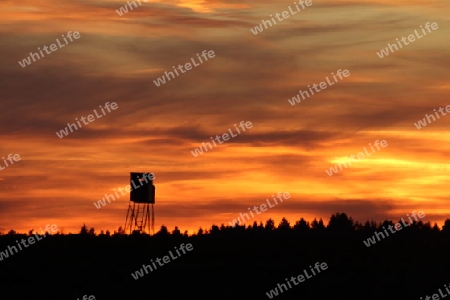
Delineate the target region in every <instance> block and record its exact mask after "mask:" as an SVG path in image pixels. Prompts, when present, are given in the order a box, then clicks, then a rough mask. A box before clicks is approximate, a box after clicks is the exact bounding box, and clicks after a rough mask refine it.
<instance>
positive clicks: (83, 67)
mask: <svg viewBox="0 0 450 300" xmlns="http://www.w3.org/2000/svg"><path fill="white" fill-rule="evenodd" d="M293 2H294V1H279V0H278V1H247V0H243V1H236V0H230V1H228V0H212V1H200V0H199V1H183V0H180V1H149V2H144V1H143V0H141V3H142V5H140V6H138V7H137V8H134V9H133V10H129V12H128V13H126V14H124V15H123V16H119V15H118V13H117V12H116V10H118V9H119V8H120V7H121V6H124V5H126V4H127V2H126V1H102V0H89V1H87V0H77V1H68V0H41V1H35V0H33V1H30V0H22V1H9V0H6V1H5V0H3V1H1V2H0V16H1V17H0V25H1V26H0V43H1V48H0V52H1V55H0V63H1V69H0V74H1V75H0V76H1V81H0V82H1V83H0V86H1V91H0V135H1V136H0V138H1V143H0V157H3V156H4V157H5V158H6V156H7V155H8V154H10V153H11V154H13V155H14V154H19V155H20V157H21V160H20V161H18V162H15V163H14V164H13V165H11V166H9V167H7V168H5V169H3V170H1V171H0V230H3V231H4V232H6V231H7V230H9V229H15V230H17V231H20V232H27V231H28V230H30V229H38V228H40V227H44V226H45V225H46V224H57V226H58V227H59V228H60V229H62V230H63V231H64V233H68V232H78V231H79V230H80V227H81V226H82V225H83V223H86V225H87V226H88V227H94V228H95V229H96V231H97V232H99V231H100V230H102V229H103V230H106V229H109V230H110V231H114V230H117V228H118V227H119V226H123V225H124V223H125V216H126V212H127V208H128V202H129V196H128V194H127V195H126V196H123V197H121V198H119V199H118V200H116V201H114V202H112V203H110V204H107V205H106V206H105V207H102V208H100V209H97V208H95V207H94V205H93V203H94V202H96V201H97V200H99V199H101V198H102V197H103V196H104V194H105V193H112V192H113V189H117V188H119V187H125V186H126V185H127V184H128V181H129V173H130V172H141V171H143V172H153V173H154V174H155V177H156V179H155V181H154V184H155V186H156V204H155V230H157V229H159V228H160V227H161V225H163V224H164V225H166V226H167V227H168V229H169V230H170V231H172V230H173V229H174V227H175V226H178V227H179V228H180V230H182V231H184V230H188V231H189V232H194V231H197V230H198V228H199V227H203V228H204V229H205V228H210V226H211V225H213V224H216V225H220V224H222V223H224V224H228V222H229V221H232V220H233V219H235V218H236V217H237V216H238V215H239V213H241V212H242V213H244V212H247V208H248V207H253V206H254V205H260V204H262V203H265V201H266V199H267V198H271V195H275V194H276V193H278V192H289V193H290V194H291V198H290V199H288V200H286V201H285V202H283V203H281V204H279V205H277V206H276V207H274V208H271V209H269V210H267V211H266V212H263V213H262V214H260V215H259V216H258V217H256V218H255V219H253V220H251V222H247V223H246V224H251V223H252V222H253V221H254V220H255V221H258V222H259V221H263V222H265V221H266V220H267V219H269V218H272V219H274V220H275V222H276V223H277V224H278V223H279V221H280V220H281V218H282V217H286V218H287V219H288V220H289V221H290V222H291V225H293V224H294V223H295V221H297V220H299V219H300V217H304V218H306V219H307V220H308V221H311V220H312V219H314V218H315V217H316V218H323V219H324V221H325V222H328V219H329V217H330V215H331V214H333V213H336V212H345V213H347V214H348V215H349V216H351V217H353V218H354V219H356V220H359V221H364V220H366V219H374V220H377V221H382V220H383V219H386V218H387V219H392V220H399V219H400V218H402V217H405V216H406V214H407V213H410V212H411V211H413V210H423V211H424V212H425V214H426V217H425V218H424V219H423V220H424V221H430V222H432V223H434V222H437V223H438V224H439V225H440V226H441V225H442V224H443V221H444V220H445V219H446V218H449V217H450V206H449V204H448V196H449V192H447V190H446V189H447V186H448V185H449V183H450V180H449V179H450V177H449V175H450V163H449V159H450V143H449V142H450V135H449V134H448V128H449V127H450V115H449V116H442V117H441V118H440V119H438V120H436V121H435V122H431V123H430V124H428V125H427V126H426V127H423V128H421V129H420V130H419V129H417V128H416V127H415V126H414V123H416V122H418V120H420V119H423V118H424V117H425V114H432V113H433V109H438V108H439V107H445V106H447V105H450V99H449V97H448V96H449V92H450V83H449V75H448V70H449V69H450V57H449V54H448V53H449V52H448V46H449V42H450V27H449V26H450V22H449V21H448V12H449V9H450V3H449V2H448V1H434V0H426V1H425V0H414V1H412V0H408V1H406V0H401V1H398V0H396V1H387V0H373V1H365V0H361V1H330V0H325V1H319V0H313V1H312V2H313V5H312V6H310V7H307V8H306V9H304V10H302V11H301V12H300V13H297V14H295V15H293V16H290V17H289V18H288V19H286V20H284V21H282V22H277V24H276V25H274V26H272V27H269V28H268V29H264V31H263V32H261V33H259V34H258V35H254V34H253V33H252V32H251V31H250V29H251V28H254V27H255V26H258V25H259V24H260V23H261V20H262V19H264V20H268V19H269V15H271V14H272V15H274V14H275V13H282V12H283V11H286V10H288V7H289V6H292V7H294V3H293ZM427 22H431V23H433V22H436V23H438V25H439V29H437V30H435V31H432V32H431V33H429V34H428V35H426V36H424V37H423V38H421V39H419V40H416V41H415V42H413V43H410V44H409V45H408V46H403V48H402V49H399V50H398V51H395V52H394V53H391V54H390V55H389V56H387V57H384V58H379V57H378V56H377V54H376V53H377V52H378V51H380V50H381V49H383V48H385V47H387V44H388V43H396V38H399V39H400V38H401V37H402V36H405V37H406V36H408V35H410V34H412V33H414V30H418V31H419V32H421V30H420V26H421V25H422V26H424V25H425V24H426V23H427ZM69 31H72V32H75V31H78V32H79V33H80V36H81V37H80V38H79V39H77V40H74V41H73V42H69V43H68V44H67V45H65V47H63V48H61V49H58V50H57V51H55V52H54V53H51V54H46V55H45V57H42V58H41V59H39V60H37V61H36V62H32V63H31V64H30V65H28V66H26V67H25V68H22V67H21V66H20V65H19V64H18V62H19V61H22V60H23V59H25V58H27V57H28V55H29V54H30V52H38V49H37V48H38V47H40V48H41V49H42V48H43V46H45V45H47V46H50V45H51V44H52V43H55V41H56V39H57V38H59V39H60V41H61V42H62V39H61V36H62V35H63V34H64V35H66V34H67V32H69ZM203 50H207V51H209V50H213V51H214V53H215V57H214V58H212V59H209V60H208V61H206V62H204V63H203V64H201V65H200V66H197V67H194V68H193V69H192V70H190V71H187V72H186V73H185V74H181V75H180V76H178V77H176V78H175V79H172V80H171V81H168V82H166V83H165V84H163V85H161V86H160V87H157V86H156V85H155V84H154V83H153V80H156V79H157V78H158V77H160V76H162V75H163V74H164V72H165V71H173V69H172V66H177V65H178V64H182V65H184V64H185V63H187V62H190V61H191V58H196V56H197V55H196V54H197V53H199V54H201V52H202V51H203ZM338 69H341V70H345V69H347V70H349V72H350V76H349V77H347V78H344V79H343V80H340V81H339V82H337V83H335V84H334V85H333V86H330V87H328V88H327V89H325V90H323V91H321V92H320V93H316V94H315V95H313V96H311V97H310V98H308V99H306V100H304V101H302V102H301V103H298V104H296V105H294V106H291V105H290V104H289V103H288V99H291V98H292V97H294V96H295V95H297V94H298V92H299V90H306V89H307V86H308V85H312V84H314V83H316V84H319V83H320V82H322V81H325V80H324V79H325V78H326V77H327V76H329V77H330V78H331V73H332V72H334V73H336V71H337V70H338ZM106 102H116V103H117V105H118V108H117V109H116V110H114V111H112V112H111V113H107V114H106V115H104V116H103V117H102V118H100V119H97V120H95V121H94V122H92V123H91V124H88V125H85V126H83V128H80V129H79V130H76V131H74V132H73V133H70V134H69V135H68V136H66V137H64V138H62V139H60V138H58V137H57V135H56V134H55V133H56V132H59V131H60V130H61V129H64V128H65V127H66V126H67V123H74V122H75V118H80V117H82V116H85V117H87V116H88V115H89V114H92V112H93V110H94V109H98V108H99V105H102V106H104V104H105V103H106ZM241 121H250V122H252V124H253V128H251V129H248V130H247V131H246V132H241V134H239V135H238V136H237V137H234V138H232V139H230V140H229V141H227V142H224V143H223V144H222V145H218V146H217V147H215V148H213V149H212V150H209V151H208V152H205V153H203V154H201V155H199V156H198V157H194V156H193V155H192V154H191V151H193V150H194V149H195V148H196V147H199V146H201V144H202V143H203V142H209V141H211V140H210V137H211V136H212V137H215V136H216V135H222V134H223V133H226V132H227V131H228V128H231V129H233V130H234V124H238V123H239V122H241ZM376 140H379V141H381V140H386V141H387V143H388V146H387V147H386V148H381V150H380V151H377V152H376V153H374V154H373V155H372V156H370V157H368V158H366V159H364V160H362V161H359V162H357V163H354V164H353V165H352V166H350V167H348V168H344V169H343V170H342V171H339V173H338V174H334V175H333V176H328V175H327V173H326V172H325V170H327V169H329V168H330V167H333V166H334V165H335V164H336V163H337V162H339V161H342V159H343V158H345V157H346V156H350V155H351V154H353V155H356V154H357V153H358V152H361V151H363V149H364V147H367V148H368V149H369V146H368V145H369V143H372V145H373V144H374V142H375V141H376ZM0 166H2V167H4V166H5V165H4V162H3V160H0Z"/></svg>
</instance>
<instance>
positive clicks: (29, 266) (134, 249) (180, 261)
mask: <svg viewBox="0 0 450 300" xmlns="http://www.w3.org/2000/svg"><path fill="white" fill-rule="evenodd" d="M371 230H373V228H372V229H370V228H366V229H364V230H357V231H355V230H353V229H349V230H346V229H342V230H338V229H330V228H327V229H323V230H314V231H312V230H311V229H304V230H276V229H274V230H265V229H264V228H259V229H258V228H256V229H254V230H246V229H244V228H242V227H241V228H228V229H227V230H226V231H225V230H222V231H214V232H210V233H209V234H208V235H200V236H193V237H185V236H182V235H177V236H174V235H168V234H165V235H159V236H153V237H149V236H128V235H114V236H111V237H109V236H89V235H54V236H48V237H46V238H45V239H44V240H42V241H39V242H36V243H35V244H34V245H30V246H29V247H28V248H25V249H23V250H22V251H19V253H17V254H14V255H13V256H10V257H8V258H6V259H3V261H0V281H1V292H0V299H2V300H3V299H5V300H10V299H11V300H12V299H61V300H62V299H74V300H75V299H77V298H79V299H82V297H83V295H88V296H89V295H94V296H95V298H96V299H155V300H159V299H269V297H268V296H267V295H266V293H267V292H269V291H270V290H271V289H274V288H275V287H276V286H277V284H278V283H285V278H291V277H292V276H294V277H297V276H298V275H300V274H302V273H303V270H304V269H308V271H309V265H313V264H315V263H316V262H319V263H322V262H326V263H327V265H328V269H327V270H325V271H322V272H321V273H320V274H317V275H316V276H314V277H312V278H310V279H307V280H305V281H304V282H302V283H300V284H299V285H294V284H292V283H291V285H292V288H290V289H289V290H288V291H284V292H283V293H282V294H280V295H279V296H276V297H274V299H420V297H423V299H425V296H426V295H430V296H431V295H432V294H434V293H438V289H439V288H441V289H442V290H443V292H445V291H444V284H447V285H449V283H450V270H449V269H450V259H449V256H450V234H449V233H448V232H446V231H437V230H431V229H430V228H425V229H418V228H416V229H414V228H405V229H404V230H402V231H399V232H398V233H396V234H394V235H391V236H389V237H386V238H385V239H381V240H380V241H378V242H377V243H376V244H375V245H372V246H370V247H367V246H365V245H364V244H363V240H365V239H367V238H368V237H370V236H372V235H373V233H374V232H373V231H371ZM21 238H22V236H6V235H5V236H0V251H3V250H5V249H6V247H7V246H8V245H15V244H16V243H15V240H20V239H21ZM182 243H185V244H186V243H191V244H192V246H193V249H192V251H190V252H187V253H186V254H182V255H181V256H179V257H178V258H177V259H176V260H171V261H170V262H168V263H167V264H165V265H164V266H162V267H158V269H156V270H154V271H153V272H150V273H149V274H147V275H145V276H143V277H142V278H140V279H138V280H135V279H133V277H132V276H131V273H134V272H135V271H137V270H139V269H140V268H141V267H142V264H150V263H151V261H150V260H151V259H153V260H155V258H156V257H160V258H162V257H163V256H165V255H168V251H169V250H172V249H174V247H178V248H179V246H180V244H182ZM173 253H174V252H173ZM174 254H175V253H174ZM439 299H441V298H439ZM448 299H450V298H448Z"/></svg>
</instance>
